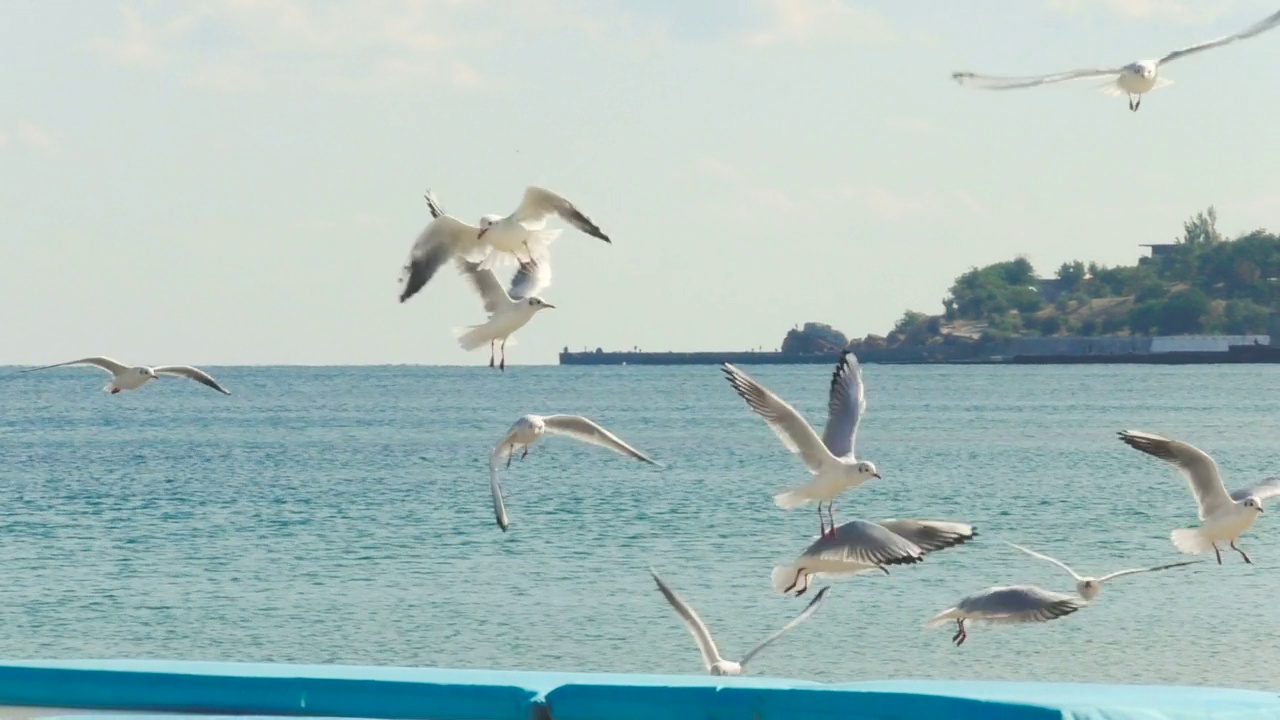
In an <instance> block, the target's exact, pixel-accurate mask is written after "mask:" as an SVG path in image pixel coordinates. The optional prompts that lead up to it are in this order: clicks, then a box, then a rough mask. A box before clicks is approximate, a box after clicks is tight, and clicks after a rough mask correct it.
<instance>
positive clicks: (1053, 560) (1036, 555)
mask: <svg viewBox="0 0 1280 720" xmlns="http://www.w3.org/2000/svg"><path fill="white" fill-rule="evenodd" d="M1007 544H1008V545H1009V546H1010V547H1013V548H1017V549H1018V550H1021V551H1022V552H1024V553H1026V554H1028V555H1030V556H1031V557H1033V558H1040V559H1041V560H1047V561H1049V562H1051V563H1053V564H1054V565H1057V566H1058V567H1060V568H1062V569H1063V570H1066V571H1067V572H1069V573H1071V577H1073V578H1075V581H1076V582H1081V581H1082V580H1084V578H1082V577H1080V576H1079V575H1077V574H1076V571H1075V570H1072V569H1071V568H1070V567H1069V566H1068V565H1067V564H1066V563H1064V562H1062V561H1061V560H1058V559H1056V558H1051V557H1049V556H1048V555H1044V554H1042V553H1038V552H1036V551H1035V550H1031V549H1028V548H1024V547H1022V546H1021V545H1017V544H1014V543H1007Z"/></svg>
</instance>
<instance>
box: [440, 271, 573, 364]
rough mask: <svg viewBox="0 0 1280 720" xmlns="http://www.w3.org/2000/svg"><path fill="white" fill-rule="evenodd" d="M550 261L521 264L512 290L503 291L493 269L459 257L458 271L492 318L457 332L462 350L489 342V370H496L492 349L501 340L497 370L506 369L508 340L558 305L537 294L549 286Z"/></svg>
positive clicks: (513, 280)
mask: <svg viewBox="0 0 1280 720" xmlns="http://www.w3.org/2000/svg"><path fill="white" fill-rule="evenodd" d="M548 262H549V260H547V259H546V258H543V259H542V260H530V261H527V262H525V263H523V264H521V266H520V269H519V270H518V271H517V272H516V274H515V276H514V277H512V278H511V289H510V290H504V289H502V284H501V283H499V282H498V278H497V276H496V275H494V274H493V271H492V270H489V269H487V268H482V267H480V263H478V262H472V261H470V260H467V259H465V258H462V257H459V258H457V265H458V270H459V272H461V273H462V275H463V277H465V278H466V279H467V281H468V282H470V283H471V287H472V288H473V289H474V290H475V291H476V293H477V294H479V295H480V299H481V300H482V301H483V302H484V310H485V312H487V313H489V319H488V320H487V321H486V322H484V323H481V324H479V325H470V326H468V327H466V328H462V329H460V330H458V331H456V333H457V335H458V344H459V345H461V346H462V349H463V350H467V351H471V350H475V349H476V348H479V347H481V346H483V345H484V344H485V343H486V342H487V343H489V367H493V360H494V350H493V346H494V344H495V343H497V342H498V341H499V340H501V341H502V362H500V363H499V364H498V369H499V370H503V371H505V370H506V369H507V341H508V338H510V337H511V336H512V335H513V334H515V332H516V331H517V330H519V329H520V328H522V327H524V326H525V325H526V324H528V322H529V321H530V320H532V319H533V316H534V315H535V314H537V313H538V311H540V310H548V309H552V308H555V305H552V304H551V303H549V302H547V301H546V300H543V299H542V298H541V297H539V296H538V294H537V293H538V291H540V290H542V289H543V288H545V287H546V286H547V285H548V284H549V283H550V278H551V268H550V266H549V265H548V264H547V263H548Z"/></svg>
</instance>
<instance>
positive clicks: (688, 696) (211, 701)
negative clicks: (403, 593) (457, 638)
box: [0, 660, 1280, 720]
mask: <svg viewBox="0 0 1280 720" xmlns="http://www.w3.org/2000/svg"><path fill="white" fill-rule="evenodd" d="M32 706H39V707H42V708H58V709H56V710H54V709H46V710H40V709H37V708H35V707H32ZM18 707H24V708H26V709H25V710H23V711H21V712H19V711H17V708H18ZM85 710H100V711H114V712H126V713H143V712H164V713H172V714H178V713H180V714H184V715H186V714H190V715H197V714H221V715H240V716H244V715H256V716H259V717H261V716H275V717H295V718H297V717H304V718H365V719H367V720H376V719H388V720H390V719H395V720H652V719H653V718H662V719H663V720H686V719H687V720H706V719H707V718H715V719H716V720H739V719H741V720H799V719H802V718H803V719H810V718H811V719H814V720H819V719H826V718H831V719H832V720H835V719H836V718H949V719H952V720H966V719H968V718H982V719H983V720H1021V718H1032V719H1034V720H1049V719H1050V718H1055V719H1057V718H1099V719H1102V718H1105V719H1107V720H1128V719H1130V718H1132V719H1134V720H1137V719H1139V718H1141V719H1142V720H1166V719H1167V720H1183V719H1187V720H1189V719H1191V718H1208V717H1230V718H1232V720H1273V719H1274V720H1280V696H1278V695H1276V694H1275V693H1270V692H1261V691H1252V690H1233V689H1224V688H1208V687H1179V686H1137V685H1134V686H1125V685H1089V684H1075V683H1032V682H1021V683H1018V682H961V681H926V680H920V681H916V680H892V681H873V682H856V683H842V684H823V683H815V682H809V681H804V680H787V679H781V678H752V677H746V678H713V677H707V676H701V675H613V674H606V673H550V672H512V671H491V670H447V669H433V668H395V667H354V666H341V665H266V664H249V663H213V662H177V661H173V662H170V661H160V660H66V661H22V662H8V663H3V664H0V716H3V717H6V718H8V717H28V718H40V719H41V720H47V719H48V720H51V719H52V718H59V720H71V719H72V718H75V719H76V720H82V719H84V718H88V717H93V715H91V714H89V713H87V712H85ZM112 717H113V718H115V720H124V718H136V720H146V716H143V715H124V716H119V715H113V716H112Z"/></svg>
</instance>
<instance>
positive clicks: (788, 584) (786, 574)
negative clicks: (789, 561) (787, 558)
mask: <svg viewBox="0 0 1280 720" xmlns="http://www.w3.org/2000/svg"><path fill="white" fill-rule="evenodd" d="M769 580H770V582H771V583H772V584H773V589H774V590H775V591H777V592H780V593H782V594H783V595H799V594H800V593H802V592H804V591H805V590H806V589H807V588H808V587H809V576H808V575H807V574H805V573H802V572H800V568H798V567H796V566H795V565H779V566H777V567H775V568H774V569H773V572H772V573H771V574H770V576H769Z"/></svg>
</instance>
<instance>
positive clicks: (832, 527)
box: [827, 500, 836, 537]
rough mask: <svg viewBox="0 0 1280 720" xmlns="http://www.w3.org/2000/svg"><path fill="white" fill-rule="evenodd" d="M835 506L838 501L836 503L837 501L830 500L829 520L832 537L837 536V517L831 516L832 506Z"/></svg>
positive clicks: (828, 502) (828, 505)
mask: <svg viewBox="0 0 1280 720" xmlns="http://www.w3.org/2000/svg"><path fill="white" fill-rule="evenodd" d="M835 504H836V501H835V500H828V501H827V519H828V520H830V521H831V531H830V532H831V535H832V537H834V536H835V534H836V516H835V515H832V514H831V506H832V505H835Z"/></svg>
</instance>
